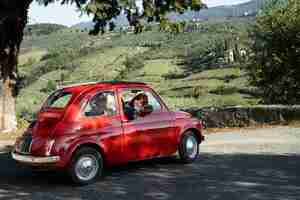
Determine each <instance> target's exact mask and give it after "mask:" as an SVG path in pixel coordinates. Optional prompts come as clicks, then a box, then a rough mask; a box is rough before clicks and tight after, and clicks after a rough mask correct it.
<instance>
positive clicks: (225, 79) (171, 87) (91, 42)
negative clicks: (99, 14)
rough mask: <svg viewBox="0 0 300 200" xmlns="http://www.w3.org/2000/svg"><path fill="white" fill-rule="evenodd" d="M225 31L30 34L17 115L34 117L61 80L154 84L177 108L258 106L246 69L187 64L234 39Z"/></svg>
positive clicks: (24, 53)
mask: <svg viewBox="0 0 300 200" xmlns="http://www.w3.org/2000/svg"><path fill="white" fill-rule="evenodd" d="M205 26H208V25H207V24H206V25H205ZM237 26H238V25H237ZM223 29H224V27H223V26H220V30H217V31H215V32H214V33H213V34H212V33H211V32H205V31H204V32H199V33H195V32H192V33H181V34H177V35H174V34H169V33H161V32H157V31H151V32H145V33H142V34H140V35H133V34H119V33H117V32H116V33H108V34H105V35H103V36H101V35H100V36H89V35H88V34H87V32H82V31H78V30H75V29H62V30H59V31H57V32H54V33H51V34H49V35H40V36H27V37H25V41H24V43H23V46H22V50H21V52H22V54H21V56H20V68H19V69H20V74H21V76H22V78H23V82H22V89H21V91H20V95H19V97H18V101H17V112H18V116H19V117H21V118H28V117H30V116H32V114H33V113H35V112H36V111H37V110H38V109H39V107H40V106H41V104H42V102H43V101H44V99H45V98H46V97H47V96H48V95H49V94H50V93H51V92H52V91H53V89H54V88H55V86H57V85H58V83H59V82H60V81H63V82H64V84H71V83H79V82H89V81H106V80H114V79H120V80H129V81H142V82H146V83H148V84H150V85H152V86H153V87H154V88H155V90H156V91H158V93H159V94H160V95H161V96H162V98H163V99H164V100H165V101H166V102H167V104H168V105H169V107H171V108H173V109H179V108H190V107H204V106H222V105H237V104H239V105H253V104H257V102H258V99H257V98H254V97H252V96H249V95H247V94H243V93H240V90H241V89H245V88H248V87H249V84H248V81H247V75H246V73H245V71H244V70H243V69H241V68H239V67H237V66H236V65H234V64H233V65H232V66H227V67H226V68H220V66H218V64H216V65H214V66H211V65H210V66H209V68H208V69H207V68H206V66H203V65H200V64H199V66H198V65H197V63H196V64H193V65H190V64H189V63H188V62H187V60H193V59H194V60H195V58H196V60H197V59H198V60H199V59H201V58H202V56H201V55H205V53H206V52H207V51H213V47H214V45H215V43H214V42H215V41H217V40H223V39H222V38H226V37H230V34H228V33H227V32H226V31H225V29H224V30H223ZM233 30H234V31H237V30H235V29H233ZM239 31H240V30H239ZM237 34H241V35H243V34H244V32H241V33H240V32H238V31H237ZM220 38H221V39H220ZM130 66H134V67H130ZM53 85H54V87H53Z"/></svg>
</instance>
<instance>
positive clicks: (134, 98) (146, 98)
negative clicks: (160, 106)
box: [129, 93, 148, 106]
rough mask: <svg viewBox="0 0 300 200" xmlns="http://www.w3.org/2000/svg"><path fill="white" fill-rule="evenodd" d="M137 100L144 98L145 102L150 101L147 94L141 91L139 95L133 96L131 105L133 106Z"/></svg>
mask: <svg viewBox="0 0 300 200" xmlns="http://www.w3.org/2000/svg"><path fill="white" fill-rule="evenodd" d="M135 100H143V102H146V103H148V97H147V95H145V94H144V93H140V94H138V95H136V96H135V97H133V99H132V100H131V101H130V103H129V104H130V106H133V102H134V101H135Z"/></svg>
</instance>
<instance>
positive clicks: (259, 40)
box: [248, 0, 300, 104]
mask: <svg viewBox="0 0 300 200" xmlns="http://www.w3.org/2000/svg"><path fill="white" fill-rule="evenodd" d="M299 32H300V2H299V1H298V0H286V1H280V0H277V1H272V4H270V5H269V6H268V7H267V8H266V10H265V11H264V12H262V13H261V14H260V16H259V17H258V18H257V22H256V24H255V26H254V27H253V30H252V31H251V35H252V38H253V45H252V50H253V52H254V54H253V57H252V63H251V65H249V67H248V70H249V72H250V75H251V82H252V84H254V85H255V86H257V87H259V88H260V89H261V90H262V91H263V93H264V103H276V104H297V103H299V100H300V79H299V77H300V68H299V65H300V37H299Z"/></svg>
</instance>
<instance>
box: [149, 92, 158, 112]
mask: <svg viewBox="0 0 300 200" xmlns="http://www.w3.org/2000/svg"><path fill="white" fill-rule="evenodd" d="M146 95H147V97H148V104H149V105H151V106H152V108H153V110H161V105H160V103H159V102H158V100H157V99H156V98H155V97H154V96H153V94H152V93H151V92H146Z"/></svg>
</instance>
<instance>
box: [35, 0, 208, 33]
mask: <svg viewBox="0 0 300 200" xmlns="http://www.w3.org/2000/svg"><path fill="white" fill-rule="evenodd" d="M37 1H38V2H39V3H41V4H44V5H48V4H49V3H54V2H55V0H37ZM138 2H139V1H135V0H62V1H61V3H62V4H73V3H75V4H76V5H77V7H78V8H80V9H81V10H82V11H83V12H87V13H88V14H92V15H93V17H94V18H93V21H94V22H95V27H94V29H93V30H92V31H91V32H90V33H91V34H93V35H96V34H98V33H99V32H101V33H104V31H105V27H106V26H107V24H108V23H109V24H110V27H111V28H112V27H113V25H112V23H113V22H112V20H113V19H114V18H116V17H117V16H119V15H120V14H121V13H124V14H125V15H126V17H127V20H128V22H129V25H130V26H134V27H135V30H134V32H135V33H140V32H142V30H143V27H144V25H145V23H149V22H153V21H155V22H159V23H160V24H161V29H163V30H168V29H172V30H175V31H176V32H177V31H178V30H180V28H181V25H177V24H174V23H170V24H169V23H168V20H167V17H166V15H167V14H168V13H170V12H177V13H180V14H182V13H184V12H185V11H186V10H189V9H190V10H194V11H199V10H200V9H202V8H206V5H205V4H203V3H202V1H201V0H187V1H182V0H143V1H142V8H141V7H140V6H138Z"/></svg>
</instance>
